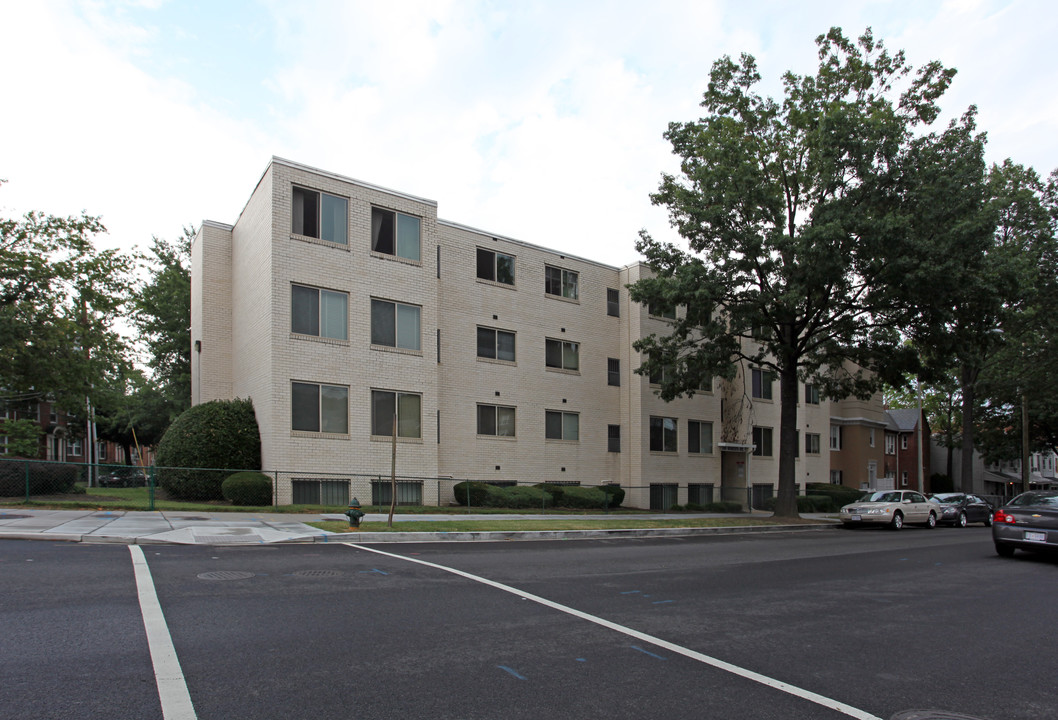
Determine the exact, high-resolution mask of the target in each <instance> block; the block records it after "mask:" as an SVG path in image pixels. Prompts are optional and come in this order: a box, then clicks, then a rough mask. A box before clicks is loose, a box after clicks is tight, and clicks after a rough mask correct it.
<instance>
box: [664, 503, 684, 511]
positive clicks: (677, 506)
mask: <svg viewBox="0 0 1058 720" xmlns="http://www.w3.org/2000/svg"><path fill="white" fill-rule="evenodd" d="M683 509H684V508H683V505H680V504H679V503H672V505H669V509H668V510H667V511H666V512H683Z"/></svg>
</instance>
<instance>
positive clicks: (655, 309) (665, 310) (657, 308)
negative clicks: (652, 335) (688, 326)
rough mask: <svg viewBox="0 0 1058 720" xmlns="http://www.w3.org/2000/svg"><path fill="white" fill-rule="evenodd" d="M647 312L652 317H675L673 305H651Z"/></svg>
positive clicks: (667, 318)
mask: <svg viewBox="0 0 1058 720" xmlns="http://www.w3.org/2000/svg"><path fill="white" fill-rule="evenodd" d="M648 312H649V313H650V314H651V315H653V316H654V317H660V318H665V319H666V320H675V319H676V308H675V307H665V306H664V305H651V306H650V309H649V310H648Z"/></svg>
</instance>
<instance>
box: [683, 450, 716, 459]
mask: <svg viewBox="0 0 1058 720" xmlns="http://www.w3.org/2000/svg"><path fill="white" fill-rule="evenodd" d="M687 455H688V456H690V457H696V458H711V457H716V453H714V452H713V451H712V450H710V451H709V452H691V451H690V450H688V451H687Z"/></svg>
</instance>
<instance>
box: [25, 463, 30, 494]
mask: <svg viewBox="0 0 1058 720" xmlns="http://www.w3.org/2000/svg"><path fill="white" fill-rule="evenodd" d="M25 465H26V502H27V503H28V502H29V461H28V460H27V461H26V462H25Z"/></svg>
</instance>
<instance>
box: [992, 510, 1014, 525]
mask: <svg viewBox="0 0 1058 720" xmlns="http://www.w3.org/2000/svg"><path fill="white" fill-rule="evenodd" d="M992 522H994V523H1008V524H1010V525H1014V524H1015V523H1017V520H1015V519H1014V516H1013V515H1008V514H1007V513H1005V512H1003V511H1002V510H996V511H995V514H993V515H992Z"/></svg>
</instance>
